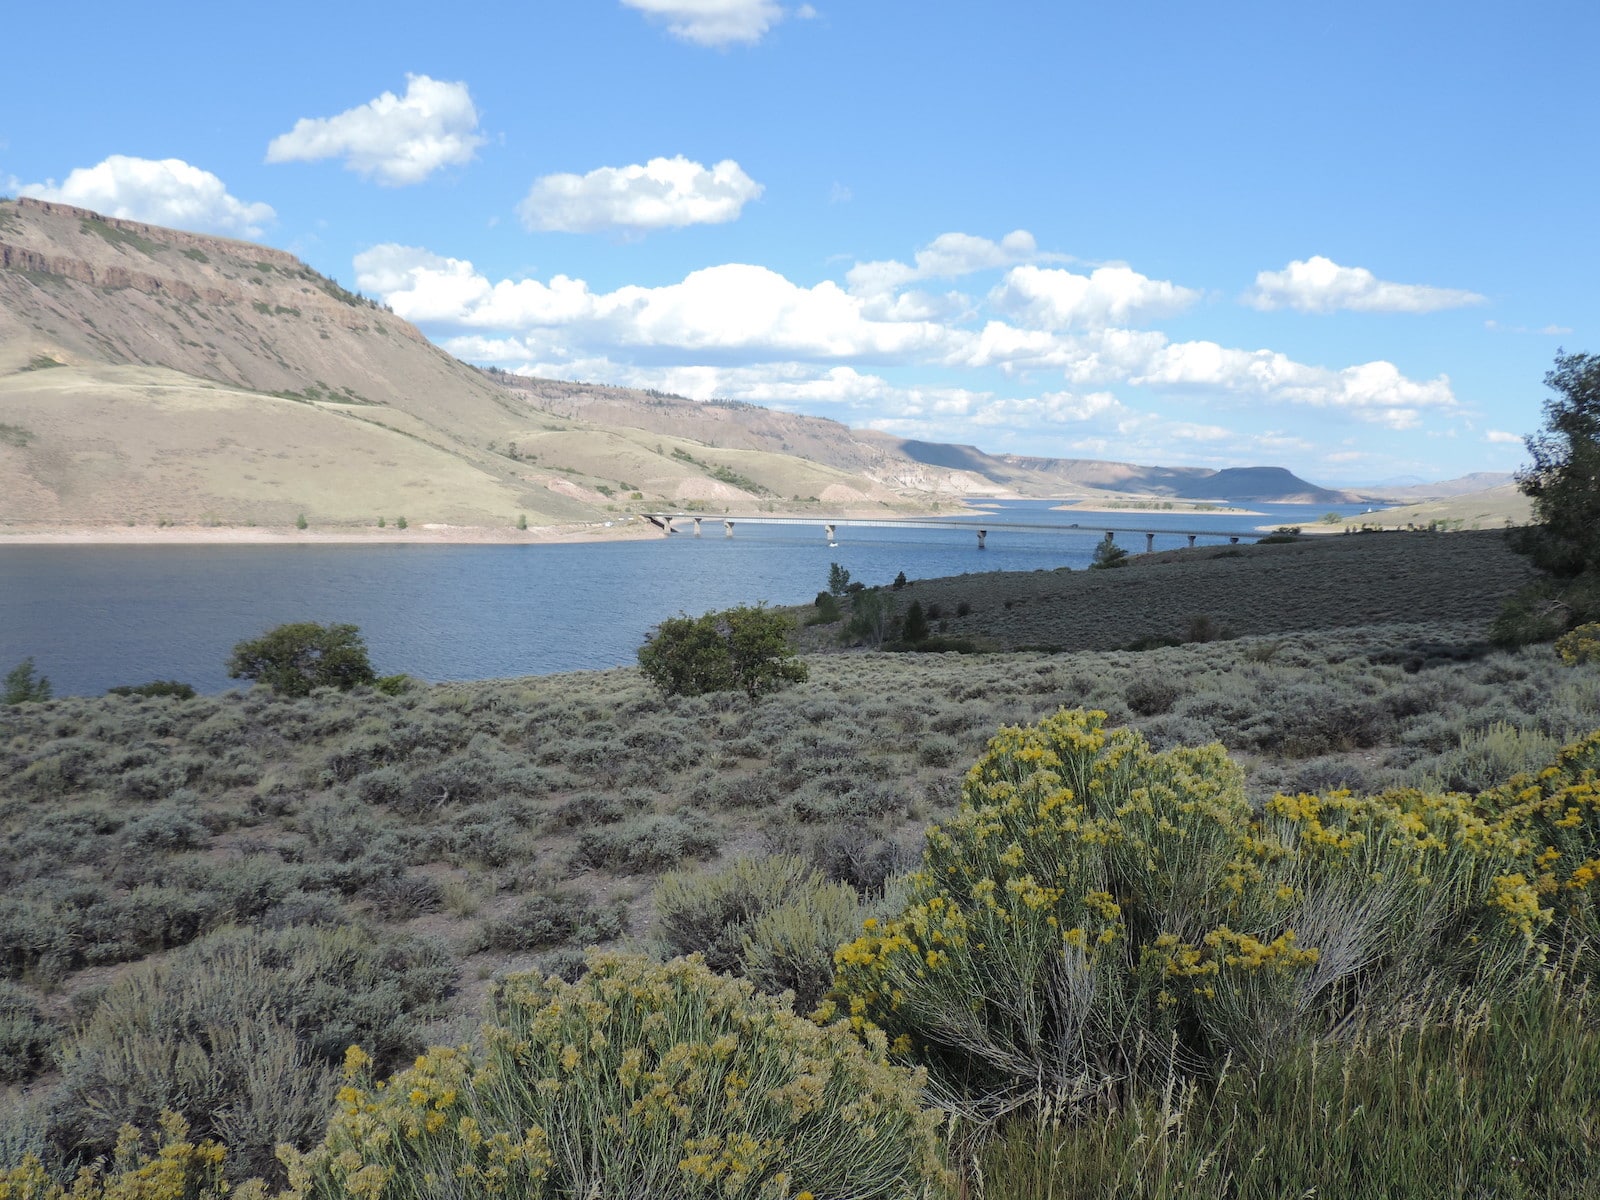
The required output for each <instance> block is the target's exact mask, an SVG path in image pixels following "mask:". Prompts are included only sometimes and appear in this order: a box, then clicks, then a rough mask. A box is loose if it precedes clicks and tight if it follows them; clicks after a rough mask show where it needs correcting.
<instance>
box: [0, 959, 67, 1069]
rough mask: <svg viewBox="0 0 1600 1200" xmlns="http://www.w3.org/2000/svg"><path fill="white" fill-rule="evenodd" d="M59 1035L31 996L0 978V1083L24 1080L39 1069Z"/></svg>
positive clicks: (44, 1066)
mask: <svg viewBox="0 0 1600 1200" xmlns="http://www.w3.org/2000/svg"><path fill="white" fill-rule="evenodd" d="M59 1035H60V1031H59V1030H58V1029H57V1028H56V1026H55V1024H54V1023H53V1022H51V1021H49V1020H47V1019H46V1018H45V1015H44V1012H43V1010H42V1009H40V1007H39V1005H38V1003H37V1002H36V1001H35V1000H34V999H33V997H32V996H30V995H29V994H28V993H27V992H25V991H24V990H23V989H22V988H20V987H18V986H17V985H16V984H14V983H6V982H5V981H3V980H0V1083H25V1082H27V1081H28V1080H30V1079H32V1078H33V1077H34V1076H36V1075H38V1074H39V1073H40V1072H42V1071H43V1070H44V1069H45V1068H46V1067H47V1066H48V1064H49V1062H50V1055H51V1050H52V1049H53V1048H54V1046H55V1044H56V1038H57V1037H58V1036H59Z"/></svg>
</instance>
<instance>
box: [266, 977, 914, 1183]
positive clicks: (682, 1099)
mask: <svg viewBox="0 0 1600 1200" xmlns="http://www.w3.org/2000/svg"><path fill="white" fill-rule="evenodd" d="M590 968H591V969H590V972H589V973H588V974H587V975H586V976H584V978H583V979H581V980H580V981H579V982H577V983H573V984H569V983H564V982H563V981H561V980H559V979H539V978H537V977H535V976H513V977H511V978H510V979H508V980H506V981H505V983H504V984H502V985H500V986H499V987H498V988H497V990H496V993H495V997H494V999H495V1015H494V1020H493V1021H492V1022H491V1023H490V1024H489V1025H488V1026H486V1027H485V1030H484V1044H483V1049H482V1050H481V1051H476V1052H475V1051H469V1050H468V1049H466V1048H460V1049H452V1048H448V1047H444V1048H436V1049H433V1050H430V1051H428V1053H427V1054H424V1055H423V1056H421V1057H420V1058H419V1059H417V1061H416V1062H415V1063H414V1064H413V1065H412V1066H411V1067H410V1068H408V1069H407V1070H405V1071H403V1072H401V1073H399V1074H398V1075H396V1076H395V1077H394V1078H393V1079H392V1080H390V1081H389V1084H388V1086H387V1088H382V1087H378V1086H373V1085H369V1084H368V1083H367V1080H366V1072H367V1070H368V1069H369V1064H368V1063H367V1062H366V1060H365V1056H364V1055H360V1054H359V1053H356V1054H352V1055H351V1057H350V1060H349V1062H348V1064H347V1066H348V1068H349V1076H350V1078H349V1079H347V1081H346V1085H345V1088H344V1090H343V1091H342V1092H341V1097H340V1101H341V1104H340V1113H339V1115H338V1116H337V1117H336V1118H335V1120H334V1122H333V1124H332V1125H331V1127H330V1130H329V1136H328V1138H327V1140H326V1141H325V1142H324V1144H323V1145H322V1146H321V1147H319V1148H318V1149H317V1150H315V1151H313V1152H311V1153H310V1154H308V1155H305V1156H303V1157H301V1158H299V1159H297V1160H296V1161H295V1162H294V1163H293V1164H292V1178H293V1181H294V1182H296V1183H297V1184H299V1185H301V1186H302V1189H303V1190H304V1194H305V1195H306V1196H307V1197H317V1198H318V1200H322V1198H326V1200H333V1198H334V1197H344V1196H354V1197H357V1198H358V1200H423V1197H427V1196H433V1195H442V1194H455V1195H461V1196H467V1197H478V1196H506V1197H517V1198H526V1200H533V1198H536V1197H544V1196H557V1195H559V1196H567V1195H582V1196H587V1195H591V1194H593V1195H605V1196H611V1195H618V1196H622V1195H644V1194H665V1193H670V1194H673V1195H681V1196H684V1197H698V1196H705V1197H707V1198H709V1197H713V1196H715V1197H724V1198H734V1197H737V1198H739V1200H798V1196H799V1195H800V1194H803V1191H804V1189H807V1188H809V1189H810V1190H811V1191H812V1192H813V1193H814V1194H817V1195H860V1196H862V1197H873V1198H875V1200H914V1198H916V1197H920V1196H921V1195H922V1192H923V1189H924V1188H925V1187H928V1186H932V1184H933V1183H934V1182H936V1181H938V1180H939V1179H941V1178H942V1176H941V1174H940V1172H941V1168H940V1166H939V1162H938V1154H937V1140H936V1137H935V1126H936V1124H937V1117H936V1116H935V1115H934V1114H932V1113H930V1112H925V1111H924V1110H923V1109H922V1106H921V1102H920V1089H921V1086H922V1084H921V1078H920V1077H919V1076H918V1075H917V1074H916V1073H914V1072H910V1071H906V1070H904V1069H902V1068H898V1067H893V1066H891V1065H890V1064H889V1063H888V1061H887V1048H886V1046H885V1044H884V1042H883V1039H882V1037H881V1035H879V1036H878V1037H876V1038H873V1039H870V1040H869V1042H868V1044H866V1045H863V1043H862V1042H861V1041H860V1040H859V1039H857V1038H856V1037H855V1036H854V1035H853V1034H852V1033H851V1032H850V1030H849V1028H848V1027H847V1026H844V1025H836V1026H833V1027H830V1028H824V1027H821V1026H819V1025H817V1024H815V1023H813V1022H811V1021H807V1020H805V1019H803V1018H801V1017H798V1016H796V1015H795V1014H794V1013H793V1012H792V1011H790V1010H789V1009H788V1007H787V1006H786V1005H785V1004H783V1003H781V1002H779V1001H777V1000H774V999H772V998H770V997H765V996H760V995H757V994H755V992H754V990H753V988H752V987H751V986H750V985H749V984H748V983H747V982H745V981H742V980H735V979H730V978H727V977H724V976H719V975H715V974H713V973H712V972H710V971H708V970H707V969H706V968H705V966H704V964H703V963H702V962H701V961H700V960H699V959H698V958H690V959H680V960H674V961H673V962H670V963H666V964H657V963H651V962H648V961H646V960H642V959H637V958H632V957H629V956H626V955H602V954H594V955H592V956H591V959H590Z"/></svg>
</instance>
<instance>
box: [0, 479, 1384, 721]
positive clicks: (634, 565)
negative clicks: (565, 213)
mask: <svg viewBox="0 0 1600 1200" xmlns="http://www.w3.org/2000/svg"><path fill="white" fill-rule="evenodd" d="M1054 503H1055V502H1053V501H1037V500H1035V501H1011V502H1004V503H1001V504H999V505H998V506H997V510H998V511H994V512H993V513H992V515H989V516H987V520H986V518H985V516H984V515H982V514H974V515H973V516H971V517H970V518H968V519H970V520H971V521H972V522H973V523H975V524H984V523H987V522H996V521H1025V522H1030V523H1033V522H1037V523H1039V524H1048V525H1055V526H1065V525H1068V524H1070V523H1071V522H1074V521H1076V522H1078V523H1079V524H1080V525H1081V526H1082V528H1081V530H1074V531H1071V532H1065V533H1062V532H1040V533H1013V532H1010V531H1004V530H994V531H991V532H990V533H989V535H988V544H987V549H985V550H983V551H982V552H979V551H978V549H977V538H976V536H975V535H974V534H972V533H968V532H965V531H961V530H931V529H880V528H850V527H844V528H841V529H840V530H839V531H838V545H837V546H835V547H832V548H830V547H829V546H828V545H827V543H826V542H825V541H824V538H823V534H822V531H821V528H820V524H819V525H818V526H758V525H749V524H745V525H741V526H739V527H738V529H737V532H736V536H734V537H732V538H725V537H723V536H722V522H721V520H720V519H719V518H715V517H708V518H707V519H706V521H705V524H704V536H703V537H699V538H696V537H693V536H691V535H690V534H689V533H687V532H685V533H679V534H676V535H674V536H672V537H671V538H668V537H664V536H663V537H661V538H657V539H652V540H649V541H634V542H603V543H593V544H588V545H559V546H537V545H534V546H439V545H416V546H407V545H376V546H341V545H333V546H5V545H4V544H0V672H4V671H5V670H8V669H9V668H10V667H11V666H13V665H14V664H16V663H17V662H19V661H21V659H23V658H24V657H26V656H32V658H33V659H34V662H35V664H36V666H37V668H38V670H39V671H40V672H42V673H43V674H45V675H47V676H48V677H49V678H50V681H51V683H52V685H53V686H54V689H55V694H56V695H58V696H64V695H83V694H94V693H98V692H102V691H104V690H105V689H106V688H108V687H111V686H113V685H115V684H125V683H144V682H148V681H149V680H152V679H179V680H183V681H185V682H187V683H191V684H193V685H194V686H195V687H197V688H199V689H201V690H202V691H221V690H223V689H225V688H228V687H233V686H238V684H237V682H236V681H233V680H230V679H229V678H228V677H227V674H226V671H225V669H224V663H225V662H226V661H227V658H228V654H229V652H230V651H231V650H232V648H233V646H234V644H235V643H237V642H239V641H240V640H242V639H244V638H249V637H255V636H256V635H258V634H260V633H262V632H263V631H265V630H267V629H270V628H272V627H273V626H275V625H279V624H282V623H284V622H286V621H321V622H329V621H345V622H350V623H352V624H355V625H359V626H360V627H361V631H362V634H363V636H364V637H365V638H366V641H367V645H368V648H369V649H370V651H371V656H372V662H373V666H374V667H375V668H376V669H377V670H378V671H379V673H380V674H389V673H393V672H399V671H404V672H406V673H407V674H411V675H415V676H418V677H420V678H423V679H428V680H434V681H442V680H451V679H488V678H500V677H507V676H516V675H542V674H549V673H553V672H558V671H577V670H588V669H593V668H601V667H613V666H619V665H622V664H624V663H631V662H633V661H634V652H635V651H636V650H637V648H638V646H639V644H640V642H641V641H642V640H643V639H644V637H645V635H646V634H647V633H648V632H649V630H650V628H651V627H652V626H653V625H654V624H655V623H656V622H658V621H660V620H661V619H662V618H663V617H668V616H672V615H673V614H675V613H677V612H679V611H680V610H681V611H684V612H689V613H702V612H706V611H708V610H710V609H716V608H726V607H729V606H730V605H734V604H745V603H755V602H756V601H760V600H765V601H767V602H769V603H773V604H796V603H801V602H805V601H809V600H810V599H812V598H813V597H814V596H815V595H816V593H817V591H818V590H819V589H821V588H823V587H824V586H826V583H827V578H828V567H829V564H830V563H834V562H837V563H840V564H841V565H843V566H844V567H845V568H846V569H847V570H849V572H850V574H851V577H852V579H856V580H860V581H861V582H863V583H866V584H868V585H873V584H885V583H889V582H890V581H891V580H893V579H894V577H895V575H896V573H897V572H900V571H904V572H905V573H906V576H907V577H908V578H910V579H929V578H934V577H937V576H943V575H960V574H963V573H965V572H969V571H1001V570H1004V571H1029V570H1039V569H1053V568H1056V567H1060V566H1070V567H1072V568H1074V569H1078V568H1082V567H1085V566H1087V565H1088V563H1089V561H1090V558H1091V556H1092V555H1093V553H1094V546H1095V543H1096V542H1097V541H1099V540H1100V538H1101V537H1102V536H1104V535H1103V533H1102V532H1101V530H1102V529H1103V528H1104V526H1105V525H1108V524H1110V525H1120V526H1137V527H1139V528H1146V529H1152V530H1160V529H1208V530H1211V529H1215V530H1231V529H1237V530H1239V531H1240V533H1242V534H1250V535H1252V536H1254V533H1255V530H1256V528H1257V527H1258V526H1260V525H1278V524H1310V523H1312V522H1314V521H1316V519H1317V518H1318V517H1320V516H1321V515H1322V514H1323V513H1325V512H1329V511H1338V512H1341V513H1356V512H1359V511H1360V509H1359V507H1351V506H1346V507H1344V508H1339V507H1337V506H1329V505H1254V506H1253V507H1254V508H1256V509H1257V510H1258V511H1265V512H1267V513H1268V515H1267V516H1264V517H1263V516H1250V517H1241V516H1231V515H1227V514H1222V513H1165V512H1151V513H1144V512H1127V513H1117V514H1114V515H1095V514H1085V513H1064V512H1053V511H1051V509H1052V507H1053V504H1054ZM1118 540H1119V543H1120V544H1122V545H1123V546H1125V547H1126V548H1127V549H1129V550H1130V551H1133V552H1135V553H1138V552H1140V551H1142V550H1143V549H1144V538H1143V537H1142V536H1141V535H1139V534H1124V535H1121V536H1120V537H1119V539H1118ZM1204 540H1212V541H1215V540H1217V539H1203V541H1204ZM1183 544H1185V539H1184V538H1182V537H1179V536H1176V535H1170V536H1168V537H1160V536H1158V537H1157V539H1156V548H1157V549H1158V550H1160V549H1166V548H1170V547H1173V546H1181V545H1183Z"/></svg>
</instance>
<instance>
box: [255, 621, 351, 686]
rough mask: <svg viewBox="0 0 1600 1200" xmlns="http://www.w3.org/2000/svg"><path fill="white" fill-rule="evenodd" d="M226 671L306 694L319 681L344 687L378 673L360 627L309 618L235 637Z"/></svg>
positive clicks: (318, 683)
mask: <svg viewBox="0 0 1600 1200" xmlns="http://www.w3.org/2000/svg"><path fill="white" fill-rule="evenodd" d="M228 676H229V678H231V679H252V680H255V681H256V682H257V683H264V684H266V685H267V686H268V687H270V688H272V690H273V691H275V692H279V693H281V694H282V695H285V696H306V695H310V693H311V689H312V688H319V687H336V688H338V689H339V690H340V691H349V690H350V689H351V688H353V687H355V686H356V685H357V684H358V683H366V684H370V683H373V682H375V681H376V679H377V676H376V675H375V674H374V673H373V670H372V663H371V662H369V661H368V659H367V647H366V643H365V642H363V641H362V640H361V631H360V630H359V629H357V628H356V627H355V626H354V625H318V624H316V623H315V622H312V621H301V622H297V623H295V624H291V625H279V626H278V627H277V628H276V629H271V630H268V631H267V632H266V633H264V634H262V635H261V636H260V637H258V638H255V639H253V640H251V641H246V642H240V643H239V644H238V645H237V646H235V647H234V648H233V654H232V656H231V657H230V658H229V659H228Z"/></svg>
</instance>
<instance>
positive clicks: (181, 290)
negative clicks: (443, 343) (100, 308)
mask: <svg viewBox="0 0 1600 1200" xmlns="http://www.w3.org/2000/svg"><path fill="white" fill-rule="evenodd" d="M0 271H14V272H18V273H24V274H29V275H34V276H47V277H50V278H54V279H61V280H70V281H72V282H74V283H79V284H83V285H85V286H87V287H92V288H95V289H98V290H100V291H106V292H116V291H130V292H136V293H140V294H142V295H145V296H150V297H152V298H155V299H156V300H157V301H158V302H176V303H179V304H192V305H202V306H206V307H209V308H212V309H215V310H219V311H225V310H230V309H231V310H239V309H250V308H254V309H255V310H256V311H258V312H261V313H263V314H267V313H274V314H284V313H292V314H295V315H299V313H300V312H301V311H302V310H304V311H306V312H309V313H316V314H318V315H319V316H320V318H321V319H323V320H325V321H329V322H332V323H334V324H336V325H339V326H342V327H343V328H345V329H347V330H352V331H358V332H359V331H361V330H364V329H366V328H368V327H369V326H371V325H373V324H379V323H381V324H382V325H383V326H384V327H385V329H386V330H387V331H388V332H390V333H392V334H395V335H397V336H399V337H402V338H405V339H407V340H409V341H413V342H419V343H420V342H425V341H426V339H425V338H423V336H422V334H421V333H420V332H419V331H418V330H416V329H415V328H413V327H412V326H411V325H410V324H409V323H408V322H405V321H402V320H400V319H399V318H396V317H392V316H389V315H388V314H387V313H385V312H383V311H382V310H381V309H380V306H379V305H377V304H376V303H375V302H373V301H371V300H369V299H368V298H366V297H365V296H360V295H357V294H356V293H353V292H350V291H348V290H346V289H345V288H342V287H340V286H339V285H338V284H337V283H335V282H334V281H333V280H331V279H328V278H327V277H325V276H323V275H320V274H318V273H317V272H316V271H313V270H312V269H311V268H310V267H308V266H306V264H304V263H303V262H301V261H300V260H299V259H297V258H296V257H295V256H294V255H292V254H290V253H288V252H287V251H283V250H275V249H272V248H271V247H267V246H259V245H256V244H255V243H253V242H245V241H239V240H237V239H234V238H226V237H217V236H214V235H211V234H200V233H189V232H186V231H183V230H174V229H165V228H162V227H160V226H157V225H149V224H146V223H144V222H142V221H130V220H126V219H124V218H121V217H107V216H103V215H101V214H100V213H96V212H92V211H90V210H89V209H86V208H78V207H76V206H74V205H70V204H57V203H54V202H52V201H46V200H34V199H31V198H29V197H26V196H24V197H22V198H20V199H18V200H15V201H6V202H0Z"/></svg>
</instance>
